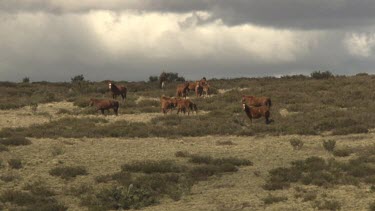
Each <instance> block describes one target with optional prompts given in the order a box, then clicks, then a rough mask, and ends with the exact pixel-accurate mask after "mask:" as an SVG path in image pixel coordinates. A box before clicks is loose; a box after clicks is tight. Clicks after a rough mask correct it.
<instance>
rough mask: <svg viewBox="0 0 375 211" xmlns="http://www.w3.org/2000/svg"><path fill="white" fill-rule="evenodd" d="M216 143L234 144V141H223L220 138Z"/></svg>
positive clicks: (221, 144) (220, 144)
mask: <svg viewBox="0 0 375 211" xmlns="http://www.w3.org/2000/svg"><path fill="white" fill-rule="evenodd" d="M216 145H219V146H223V145H234V143H233V142H232V141H230V140H227V141H221V140H219V141H217V142H216Z"/></svg>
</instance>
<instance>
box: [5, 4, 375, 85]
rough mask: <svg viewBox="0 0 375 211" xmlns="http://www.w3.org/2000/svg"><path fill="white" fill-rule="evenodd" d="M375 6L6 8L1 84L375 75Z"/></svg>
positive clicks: (150, 5) (137, 5)
mask: <svg viewBox="0 0 375 211" xmlns="http://www.w3.org/2000/svg"><path fill="white" fill-rule="evenodd" d="M374 11H375V1H374V0H356V1H353V0H313V1H311V0H105V1H103V0H80V1H77V0H0V81H21V80H22V78H24V77H29V78H30V80H31V81H70V78H72V77H74V76H76V75H80V74H82V75H84V77H85V79H87V80H90V81H102V80H125V81H142V80H146V81H147V80H148V78H149V76H151V75H159V74H160V73H161V72H162V71H167V72H175V73H179V75H180V76H183V77H185V78H186V79H188V80H196V79H200V78H202V77H204V76H205V77H206V78H234V77H260V76H276V77H277V76H282V75H292V74H307V75H308V74H310V73H311V72H313V71H317V70H321V71H325V70H329V71H331V72H333V73H334V74H340V75H342V74H347V75H352V74H356V73H362V72H367V73H370V74H373V73H375V68H374V67H375V12H374Z"/></svg>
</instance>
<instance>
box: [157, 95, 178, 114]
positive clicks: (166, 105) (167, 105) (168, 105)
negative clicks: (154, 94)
mask: <svg viewBox="0 0 375 211" xmlns="http://www.w3.org/2000/svg"><path fill="white" fill-rule="evenodd" d="M176 104H177V102H176V98H170V97H166V96H161V97H160V105H161V112H162V113H164V114H166V113H168V111H172V109H173V108H174V107H175V105H176Z"/></svg>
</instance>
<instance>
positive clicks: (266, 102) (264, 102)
mask: <svg viewBox="0 0 375 211" xmlns="http://www.w3.org/2000/svg"><path fill="white" fill-rule="evenodd" d="M241 102H242V103H247V104H248V105H249V106H256V107H257V106H268V107H271V105H272V103H271V98H269V97H255V96H250V95H242V101H241Z"/></svg>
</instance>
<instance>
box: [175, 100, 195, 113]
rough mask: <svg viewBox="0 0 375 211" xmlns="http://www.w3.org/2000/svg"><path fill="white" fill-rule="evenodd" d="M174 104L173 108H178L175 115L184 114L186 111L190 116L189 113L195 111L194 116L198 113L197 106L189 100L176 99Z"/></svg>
mask: <svg viewBox="0 0 375 211" xmlns="http://www.w3.org/2000/svg"><path fill="white" fill-rule="evenodd" d="M175 103H176V104H175V107H177V108H178V110H177V114H179V113H180V112H184V114H185V113H186V111H187V112H188V115H189V114H190V111H192V112H193V111H195V113H196V114H197V113H198V107H197V105H196V104H195V103H193V102H191V101H190V100H189V99H177V100H176V101H175Z"/></svg>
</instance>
